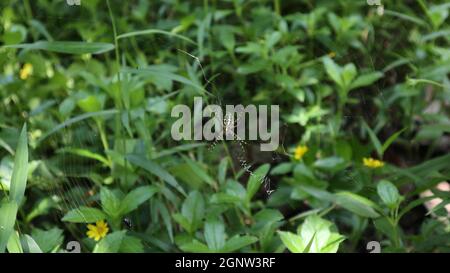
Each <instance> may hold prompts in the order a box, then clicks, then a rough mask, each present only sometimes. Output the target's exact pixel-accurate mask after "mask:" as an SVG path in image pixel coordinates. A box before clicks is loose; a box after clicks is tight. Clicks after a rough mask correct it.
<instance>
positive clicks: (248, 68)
mask: <svg viewBox="0 0 450 273" xmlns="http://www.w3.org/2000/svg"><path fill="white" fill-rule="evenodd" d="M268 65H269V62H268V61H266V60H257V61H250V62H249V63H245V64H243V65H241V66H239V67H238V69H237V72H238V73H239V74H243V75H248V74H253V73H257V72H260V71H262V70H264V69H267V67H268Z"/></svg>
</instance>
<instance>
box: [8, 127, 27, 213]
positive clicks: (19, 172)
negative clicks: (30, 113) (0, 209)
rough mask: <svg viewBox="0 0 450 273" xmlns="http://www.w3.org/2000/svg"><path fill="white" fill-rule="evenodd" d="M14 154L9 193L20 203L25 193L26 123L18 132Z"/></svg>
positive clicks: (12, 198) (11, 197)
mask: <svg viewBox="0 0 450 273" xmlns="http://www.w3.org/2000/svg"><path fill="white" fill-rule="evenodd" d="M15 154H16V156H15V158H14V169H13V172H12V176H11V186H10V192H9V195H10V199H11V200H14V201H15V202H16V203H17V205H20V203H21V202H22V199H23V196H24V194H25V188H26V186H27V176H28V141H27V125H26V124H25V125H23V128H22V132H21V133H20V136H19V143H18V144H17V149H16V153H15Z"/></svg>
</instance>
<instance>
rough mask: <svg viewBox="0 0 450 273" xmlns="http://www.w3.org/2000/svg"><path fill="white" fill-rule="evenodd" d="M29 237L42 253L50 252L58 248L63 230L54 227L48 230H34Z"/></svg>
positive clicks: (62, 238)
mask: <svg viewBox="0 0 450 273" xmlns="http://www.w3.org/2000/svg"><path fill="white" fill-rule="evenodd" d="M31 235H32V237H33V238H34V240H35V241H36V243H37V244H38V245H39V248H40V249H41V250H42V251H43V252H50V251H52V250H53V249H55V248H56V247H57V246H60V245H61V244H62V243H63V240H64V236H63V230H61V229H59V228H56V227H55V228H52V229H49V230H42V229H37V228H35V229H33V231H32V233H31Z"/></svg>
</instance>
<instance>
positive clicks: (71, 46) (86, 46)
mask: <svg viewBox="0 0 450 273" xmlns="http://www.w3.org/2000/svg"><path fill="white" fill-rule="evenodd" d="M5 47H6V48H21V49H28V50H46V51H51V52H57V53H66V54H77V55H79V54H101V53H105V52H108V51H111V50H113V49H114V45H113V44H108V43H86V42H46V41H38V42H34V43H31V44H16V45H7V46H5Z"/></svg>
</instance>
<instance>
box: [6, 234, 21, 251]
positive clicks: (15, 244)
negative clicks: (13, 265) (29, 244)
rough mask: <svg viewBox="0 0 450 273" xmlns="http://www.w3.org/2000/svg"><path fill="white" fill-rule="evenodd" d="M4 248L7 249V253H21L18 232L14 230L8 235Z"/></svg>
mask: <svg viewBox="0 0 450 273" xmlns="http://www.w3.org/2000/svg"><path fill="white" fill-rule="evenodd" d="M6 248H7V249H8V253H23V248H22V243H21V242H20V235H19V232H17V231H14V232H13V233H12V234H11V236H9V240H8V245H7V247H6Z"/></svg>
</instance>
